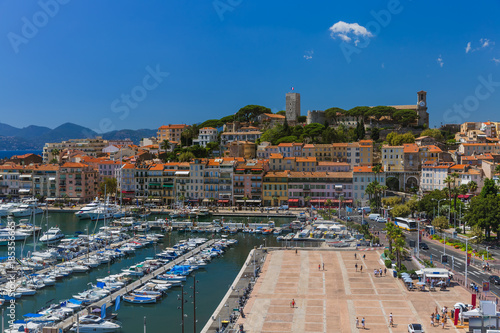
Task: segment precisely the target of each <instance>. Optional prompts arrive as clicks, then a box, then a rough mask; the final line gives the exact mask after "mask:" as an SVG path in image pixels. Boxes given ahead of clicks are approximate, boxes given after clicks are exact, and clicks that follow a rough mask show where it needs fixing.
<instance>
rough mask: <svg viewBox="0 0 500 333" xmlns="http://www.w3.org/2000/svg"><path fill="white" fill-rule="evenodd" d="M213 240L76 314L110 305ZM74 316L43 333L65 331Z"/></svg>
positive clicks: (83, 313)
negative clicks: (117, 298)
mask: <svg viewBox="0 0 500 333" xmlns="http://www.w3.org/2000/svg"><path fill="white" fill-rule="evenodd" d="M215 242H216V240H214V239H212V240H209V241H207V242H205V243H204V244H202V245H200V246H199V247H197V248H195V249H193V250H191V251H189V252H187V253H185V254H183V255H182V256H180V257H178V258H176V259H175V260H172V261H171V262H169V263H167V264H166V265H165V266H163V267H160V268H158V269H157V270H155V271H154V272H152V273H149V274H148V275H145V276H143V277H141V278H140V279H137V280H136V281H134V282H132V283H130V284H128V285H126V286H125V287H123V288H122V289H120V290H118V291H116V292H114V293H113V294H111V295H109V296H106V297H104V298H103V299H101V300H99V301H97V302H95V303H92V304H90V305H88V306H87V307H86V308H85V309H82V310H81V311H80V312H78V315H79V316H83V315H87V314H89V311H90V309H92V308H96V307H97V308H100V307H101V306H102V305H103V304H106V308H108V307H110V306H111V305H112V304H113V303H114V300H116V297H118V296H123V295H125V294H127V293H128V292H129V291H132V290H135V289H136V288H138V287H140V286H141V285H143V284H145V283H147V282H148V281H150V280H152V279H154V278H155V277H156V276H157V275H159V274H163V273H165V272H166V271H168V270H169V269H171V268H172V267H173V266H175V265H178V264H179V263H181V262H182V261H184V260H185V259H187V258H189V257H191V256H192V255H194V254H197V253H199V252H201V251H203V250H204V249H205V248H207V247H209V246H212V245H213V244H214V243H215ZM76 317H77V314H74V315H73V316H71V317H69V318H67V319H65V320H63V321H62V322H60V323H58V324H57V325H55V326H50V327H44V329H43V333H59V332H60V330H62V331H64V332H66V331H68V330H69V329H70V328H71V326H73V324H74V323H75V322H76Z"/></svg>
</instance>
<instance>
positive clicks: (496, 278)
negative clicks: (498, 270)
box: [490, 275, 500, 284]
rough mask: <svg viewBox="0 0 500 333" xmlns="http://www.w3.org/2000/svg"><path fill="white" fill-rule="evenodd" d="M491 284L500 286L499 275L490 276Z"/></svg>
mask: <svg viewBox="0 0 500 333" xmlns="http://www.w3.org/2000/svg"><path fill="white" fill-rule="evenodd" d="M490 283H493V284H500V277H498V275H490Z"/></svg>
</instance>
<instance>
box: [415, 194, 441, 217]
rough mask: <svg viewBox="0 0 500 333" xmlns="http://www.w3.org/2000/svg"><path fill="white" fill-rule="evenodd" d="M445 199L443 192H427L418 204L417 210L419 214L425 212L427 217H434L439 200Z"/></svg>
mask: <svg viewBox="0 0 500 333" xmlns="http://www.w3.org/2000/svg"><path fill="white" fill-rule="evenodd" d="M445 198H446V196H445V194H444V193H443V191H440V190H434V191H432V192H429V193H427V194H426V195H424V196H423V197H422V199H421V200H420V201H419V202H418V210H419V211H421V212H425V213H426V214H427V216H431V215H432V216H434V214H435V212H437V210H438V202H439V200H441V199H445Z"/></svg>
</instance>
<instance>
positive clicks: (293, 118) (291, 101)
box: [285, 93, 300, 123]
mask: <svg viewBox="0 0 500 333" xmlns="http://www.w3.org/2000/svg"><path fill="white" fill-rule="evenodd" d="M285 110H286V119H287V121H288V122H289V123H290V122H292V123H296V122H297V118H298V117H299V116H300V94H299V93H287V94H286V109H285Z"/></svg>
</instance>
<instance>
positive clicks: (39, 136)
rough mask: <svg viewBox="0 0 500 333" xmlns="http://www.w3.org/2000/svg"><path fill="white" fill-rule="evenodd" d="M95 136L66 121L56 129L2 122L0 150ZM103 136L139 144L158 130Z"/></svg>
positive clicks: (121, 131)
mask: <svg viewBox="0 0 500 333" xmlns="http://www.w3.org/2000/svg"><path fill="white" fill-rule="evenodd" d="M95 136H99V135H98V134H97V133H96V132H94V131H92V130H91V129H89V128H86V127H83V126H80V125H77V124H73V123H65V124H62V125H60V126H58V127H56V128H54V129H50V128H48V127H42V126H35V125H30V126H27V127H24V128H17V127H14V126H11V125H8V124H3V123H0V150H30V149H37V150H38V149H42V148H43V146H44V145H45V143H47V142H61V141H64V140H69V139H83V138H91V137H95ZM101 136H102V137H103V139H106V140H113V139H126V138H130V139H131V140H132V141H133V142H134V143H135V144H138V143H139V141H140V140H141V139H142V138H145V137H151V136H156V130H150V129H139V130H129V129H125V130H119V131H112V132H108V133H104V134H102V135H101Z"/></svg>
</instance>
